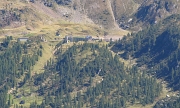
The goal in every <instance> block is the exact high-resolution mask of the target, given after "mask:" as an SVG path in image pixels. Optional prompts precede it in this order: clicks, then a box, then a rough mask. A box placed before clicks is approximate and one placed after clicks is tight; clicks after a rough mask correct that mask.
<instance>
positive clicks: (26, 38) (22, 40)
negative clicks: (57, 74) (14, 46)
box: [18, 37, 29, 42]
mask: <svg viewBox="0 0 180 108" xmlns="http://www.w3.org/2000/svg"><path fill="white" fill-rule="evenodd" d="M28 39H29V38H28V37H22V38H18V41H20V42H26V41H27V40H28Z"/></svg>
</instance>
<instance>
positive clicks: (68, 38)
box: [65, 35, 73, 43]
mask: <svg viewBox="0 0 180 108" xmlns="http://www.w3.org/2000/svg"><path fill="white" fill-rule="evenodd" d="M65 41H66V43H68V42H73V37H72V35H67V36H65Z"/></svg>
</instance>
